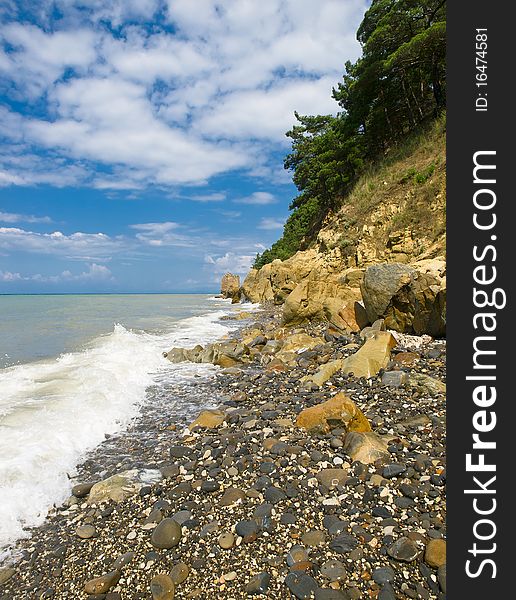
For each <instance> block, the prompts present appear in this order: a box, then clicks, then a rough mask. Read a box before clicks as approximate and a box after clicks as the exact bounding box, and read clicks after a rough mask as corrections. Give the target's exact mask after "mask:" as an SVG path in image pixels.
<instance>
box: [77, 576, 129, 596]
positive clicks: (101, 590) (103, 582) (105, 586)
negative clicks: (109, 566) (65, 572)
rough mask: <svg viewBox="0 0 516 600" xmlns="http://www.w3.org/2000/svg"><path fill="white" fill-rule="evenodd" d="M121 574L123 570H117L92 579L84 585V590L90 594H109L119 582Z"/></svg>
mask: <svg viewBox="0 0 516 600" xmlns="http://www.w3.org/2000/svg"><path fill="white" fill-rule="evenodd" d="M121 574H122V573H121V571H118V570H115V571H111V572H110V573H107V574H106V575H102V577H96V578H95V579H90V581H88V582H87V583H86V585H85V586H84V591H85V592H86V593H87V594H89V595H90V596H92V595H94V594H107V593H108V592H109V590H110V589H111V588H112V587H113V586H115V585H116V584H117V583H118V580H119V579H120V576H121Z"/></svg>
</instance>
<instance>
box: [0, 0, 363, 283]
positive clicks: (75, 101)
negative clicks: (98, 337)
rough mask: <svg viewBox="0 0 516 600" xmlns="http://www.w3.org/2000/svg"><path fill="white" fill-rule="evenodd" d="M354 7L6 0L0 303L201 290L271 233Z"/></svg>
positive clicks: (358, 1) (203, 0) (0, 45)
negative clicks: (290, 133)
mask: <svg viewBox="0 0 516 600" xmlns="http://www.w3.org/2000/svg"><path fill="white" fill-rule="evenodd" d="M367 4H368V2H366V1H365V0H318V1H317V2H314V1H313V0H260V1H259V2H258V1H256V0H222V1H217V0H197V1H195V2H194V1H192V0H168V1H165V0H52V1H50V0H40V1H39V2H32V1H29V0H25V1H24V0H17V1H11V0H4V2H3V3H2V6H1V8H0V24H1V25H0V293H18V292H23V293H31V292H35V293H44V292H50V293H61V292H137V291H144V292H187V291H214V290H216V289H217V287H218V283H219V281H220V278H221V276H222V274H223V273H225V272H226V271H232V272H236V273H239V274H241V275H245V273H246V272H247V270H248V269H249V267H250V265H251V263H252V261H253V259H254V257H255V255H256V253H257V252H261V251H262V250H263V249H264V248H266V247H268V246H270V244H271V243H272V242H274V241H275V240H276V239H277V238H278V237H279V236H280V235H281V231H282V224H283V223H284V221H285V218H286V217H287V215H288V205H289V204H290V202H291V200H292V198H294V197H295V195H296V190H295V187H294V186H293V184H292V182H291V179H290V174H289V173H288V172H286V171H284V169H283V158H284V156H285V154H286V153H287V152H288V151H289V143H288V139H287V138H286V137H285V132H286V131H287V130H288V129H289V128H290V127H291V126H292V124H293V123H294V116H293V113H294V111H295V110H297V111H298V112H299V113H301V114H326V113H330V112H335V110H336V108H337V106H336V104H335V102H334V101H333V100H332V99H331V89H332V87H333V86H334V85H336V83H337V82H338V81H339V79H340V78H341V76H342V73H343V70H344V63H345V62H346V61H347V60H355V59H356V58H357V56H358V55H359V53H360V48H359V46H358V43H357V42H356V40H355V32H356V29H357V27H358V25H359V24H360V22H361V20H362V17H363V14H364V12H365V10H366V7H367Z"/></svg>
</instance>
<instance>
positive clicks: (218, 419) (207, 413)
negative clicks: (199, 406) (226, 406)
mask: <svg viewBox="0 0 516 600" xmlns="http://www.w3.org/2000/svg"><path fill="white" fill-rule="evenodd" d="M225 420H226V413H224V412H223V411H221V410H218V409H213V410H209V409H207V410H202V411H201V412H200V413H199V416H198V417H197V419H195V421H194V422H193V423H192V424H191V425H190V427H189V429H190V430H192V429H193V428H194V427H202V428H203V429H214V428H215V427H219V426H220V425H222V423H224V421H225Z"/></svg>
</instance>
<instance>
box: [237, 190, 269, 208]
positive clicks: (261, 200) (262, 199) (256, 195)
mask: <svg viewBox="0 0 516 600" xmlns="http://www.w3.org/2000/svg"><path fill="white" fill-rule="evenodd" d="M235 202H238V203H239V204H258V205H265V204H275V203H276V202H277V200H276V198H275V197H274V195H273V194H270V193H269V192H253V193H252V194H251V195H250V196H246V197H245V198H238V199H237V200H235Z"/></svg>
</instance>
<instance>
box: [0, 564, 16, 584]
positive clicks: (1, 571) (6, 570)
mask: <svg viewBox="0 0 516 600" xmlns="http://www.w3.org/2000/svg"><path fill="white" fill-rule="evenodd" d="M15 573H16V571H15V570H14V569H13V568H12V567H2V568H0V585H3V584H4V583H7V582H8V581H9V579H11V577H12V576H13V575H14V574H15Z"/></svg>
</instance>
